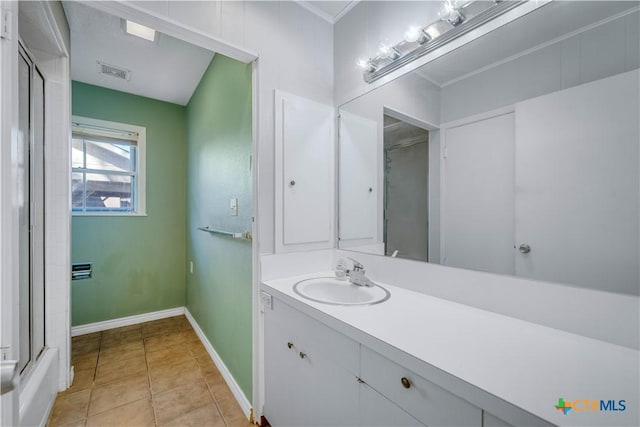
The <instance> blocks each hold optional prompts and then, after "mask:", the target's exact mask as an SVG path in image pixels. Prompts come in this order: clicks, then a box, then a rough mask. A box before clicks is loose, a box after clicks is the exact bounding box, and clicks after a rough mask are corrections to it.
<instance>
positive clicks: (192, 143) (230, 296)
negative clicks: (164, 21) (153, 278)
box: [187, 55, 252, 400]
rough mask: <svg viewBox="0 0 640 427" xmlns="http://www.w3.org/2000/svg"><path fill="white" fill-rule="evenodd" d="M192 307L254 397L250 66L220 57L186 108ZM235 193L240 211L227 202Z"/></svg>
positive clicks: (189, 295)
mask: <svg viewBox="0 0 640 427" xmlns="http://www.w3.org/2000/svg"><path fill="white" fill-rule="evenodd" d="M187 139H188V152H187V187H188V197H187V203H188V208H187V212H188V219H187V262H188V261H193V263H194V270H193V273H188V274H187V308H188V309H189V311H190V312H191V314H192V315H193V317H194V318H195V319H196V321H197V322H198V324H199V325H200V327H201V328H202V329H203V331H204V332H205V334H206V335H207V337H208V338H209V341H210V342H211V343H212V344H213V347H214V348H215V349H216V351H217V352H218V354H219V355H220V357H221V358H222V360H223V361H224V363H225V365H226V366H227V367H228V368H229V370H230V371H231V374H232V375H233V377H234V378H235V380H236V382H237V383H238V384H239V386H240V388H241V389H242V391H243V392H244V393H245V396H247V397H248V398H249V400H251V396H252V395H251V390H252V381H251V372H252V368H251V366H252V365H251V354H252V351H251V342H252V339H251V338H252V337H251V308H252V307H251V280H252V274H251V243H250V242H247V241H243V240H234V239H230V238H226V237H221V236H215V235H212V234H209V233H206V232H203V231H199V230H197V227H201V226H206V225H208V226H211V227H216V228H221V229H224V230H233V231H244V230H249V231H251V224H252V221H251V217H252V189H251V150H252V139H251V65H247V64H242V63H240V62H238V61H235V60H233V59H230V58H227V57H224V56H222V55H216V56H215V57H214V58H213V61H211V64H210V65H209V68H208V70H207V71H206V73H205V74H204V76H203V78H202V80H201V81H200V84H199V85H198V88H197V89H196V91H195V93H194V95H193V96H192V98H191V100H190V102H189V105H188V106H187ZM231 198H237V199H238V216H236V217H234V216H231V215H230V209H229V202H230V199H231Z"/></svg>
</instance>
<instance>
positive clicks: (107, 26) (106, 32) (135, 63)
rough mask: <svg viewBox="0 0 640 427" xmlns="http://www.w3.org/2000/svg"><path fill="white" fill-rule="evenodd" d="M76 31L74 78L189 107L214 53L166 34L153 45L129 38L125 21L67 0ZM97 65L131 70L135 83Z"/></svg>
mask: <svg viewBox="0 0 640 427" xmlns="http://www.w3.org/2000/svg"><path fill="white" fill-rule="evenodd" d="M63 6H64V10H65V13H66V15H67V20H68V21H69V26H70V27H71V78H72V79H73V80H77V81H81V82H84V83H90V84H93V85H96V86H101V87H106V88H109V89H115V90H119V91H122V92H128V93H132V94H135V95H141V96H146V97H149V98H154V99H159V100H161V101H167V102H172V103H175V104H180V105H186V104H187V103H188V102H189V99H190V98H191V95H192V94H193V92H194V90H195V88H196V87H197V85H198V83H199V82H200V79H201V78H202V75H203V74H204V72H205V71H206V69H207V67H208V66H209V63H210V62H211V59H212V58H213V55H214V53H213V52H211V51H208V50H206V49H202V48H200V47H197V46H194V45H191V44H189V43H186V42H183V41H181V40H178V39H175V38H173V37H170V36H167V35H166V34H158V35H157V36H156V41H155V42H149V41H146V40H143V39H140V38H138V37H134V36H131V35H128V34H126V33H125V32H124V31H123V30H122V22H121V19H120V18H118V17H115V16H113V15H109V14H107V13H104V12H101V11H98V10H96V9H94V8H92V7H90V6H87V5H84V4H80V3H77V2H63ZM97 61H100V62H103V63H106V64H109V65H113V66H116V67H119V68H125V69H127V70H130V71H131V79H130V81H125V80H121V79H116V78H113V77H110V76H105V75H103V74H98V66H97Z"/></svg>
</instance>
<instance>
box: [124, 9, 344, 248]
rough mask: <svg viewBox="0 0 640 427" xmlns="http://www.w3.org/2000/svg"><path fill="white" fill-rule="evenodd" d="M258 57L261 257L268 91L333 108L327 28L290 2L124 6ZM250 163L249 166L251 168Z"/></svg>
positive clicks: (269, 221)
mask: <svg viewBox="0 0 640 427" xmlns="http://www.w3.org/2000/svg"><path fill="white" fill-rule="evenodd" d="M122 3H125V4H127V5H130V6H134V7H137V8H140V9H142V10H144V11H147V12H149V13H152V14H154V15H155V16H158V17H160V18H163V19H169V20H171V21H175V22H177V23H178V24H180V25H183V26H186V27H190V28H193V29H196V30H198V31H201V32H203V33H205V34H207V35H209V36H213V37H216V38H218V39H220V40H221V41H223V42H225V43H228V44H232V45H235V46H238V47H240V48H243V49H246V50H248V51H251V52H255V53H256V54H257V55H258V56H259V60H258V67H259V73H258V88H259V90H258V98H259V99H258V162H257V164H258V168H259V170H258V181H259V183H260V188H259V193H258V206H259V208H258V209H259V213H258V215H259V218H258V221H259V224H260V230H259V233H260V234H259V236H258V242H259V243H258V244H259V245H260V252H261V253H272V252H273V251H274V223H275V217H274V194H275V188H274V127H273V124H274V90H275V89H280V90H283V91H286V92H289V93H292V94H295V95H298V96H301V97H304V98H309V99H311V100H314V101H317V102H320V103H324V104H327V105H333V27H332V25H331V24H330V23H328V22H327V21H325V20H323V19H322V18H320V17H318V16H316V15H314V14H312V13H311V12H309V11H308V10H306V9H304V8H302V7H301V6H299V5H297V4H296V3H294V2H291V1H206V2H204V1H200V2H198V1H184V2H183V1H180V2H177V1H168V0H163V1H153V2H147V1H141V2H127V1H124V2H122ZM255 163H256V162H254V164H255Z"/></svg>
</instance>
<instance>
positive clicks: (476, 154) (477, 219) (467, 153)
mask: <svg viewBox="0 0 640 427" xmlns="http://www.w3.org/2000/svg"><path fill="white" fill-rule="evenodd" d="M443 133H444V138H445V150H444V156H445V157H444V163H443V167H444V172H443V173H444V176H443V178H444V179H443V184H442V196H443V209H442V210H443V212H442V223H443V224H442V230H443V234H442V236H441V239H442V247H441V257H442V258H441V261H442V264H443V265H449V266H453V267H462V268H468V269H473V270H481V271H490V272H494V273H502V274H513V273H514V259H513V257H514V255H513V239H514V230H513V217H514V212H513V209H514V188H513V182H514V178H513V176H514V171H513V165H514V160H513V156H514V154H513V153H514V139H515V137H514V115H513V113H508V114H503V115H499V116H494V117H490V118H486V119H482V120H479V121H475V122H471V123H467V124H462V125H459V126H456V127H452V128H447V129H444V132H443Z"/></svg>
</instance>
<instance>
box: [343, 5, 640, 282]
mask: <svg viewBox="0 0 640 427" xmlns="http://www.w3.org/2000/svg"><path fill="white" fill-rule="evenodd" d="M639 22H640V16H639V12H638V4H637V2H625V1H621V2H611V1H585V2H575V1H555V2H550V3H547V4H545V5H543V6H541V7H539V8H538V9H536V10H534V11H532V12H529V13H528V14H526V15H524V16H521V17H520V18H518V19H516V20H514V21H512V22H510V23H508V24H506V25H504V26H502V27H500V28H498V29H496V30H494V31H492V32H490V33H488V34H486V35H484V36H482V37H479V38H476V39H475V40H473V41H471V42H469V43H467V44H465V45H463V46H462V47H460V48H458V49H456V50H454V51H452V52H450V53H449V54H446V55H444V56H442V57H440V58H438V59H436V60H434V61H431V62H429V63H427V64H425V65H424V66H422V67H420V68H418V69H416V70H414V71H413V72H410V73H408V74H405V75H403V76H401V77H399V78H397V79H395V80H393V81H391V82H389V83H387V84H385V85H383V86H380V87H378V88H376V89H374V90H372V91H370V92H368V93H367V94H365V95H363V96H360V97H359V98H356V99H354V100H352V101H350V102H348V103H346V104H344V105H342V106H341V107H340V113H339V114H340V119H339V120H340V122H339V127H340V133H339V136H340V143H339V182H340V183H339V236H338V237H339V246H340V248H343V249H350V250H356V251H363V252H368V253H374V254H380V255H387V256H397V257H401V258H407V259H413V260H420V261H428V262H432V263H439V264H443V265H447V266H452V267H460V268H467V269H474V270H480V271H487V272H493V273H500V274H508V275H516V276H520V277H526V278H531V279H538V280H545V281H551V282H557V283H564V284H571V285H577V286H582V287H588V288H593V289H601V290H607V291H612V292H619V293H627V294H636V295H637V294H638V292H639V282H640V277H639V271H640V266H639V264H640V250H639V246H640V242H639V240H640V239H639V234H640V226H639V221H640V220H639V218H640V208H639V202H640V201H639V193H640V183H639V181H640V175H639V139H640V135H639V129H638V117H639V116H640V107H639V95H640V88H639V80H640V75H639V71H638V67H639V56H640V46H639V29H638V26H639V25H638V24H639Z"/></svg>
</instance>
